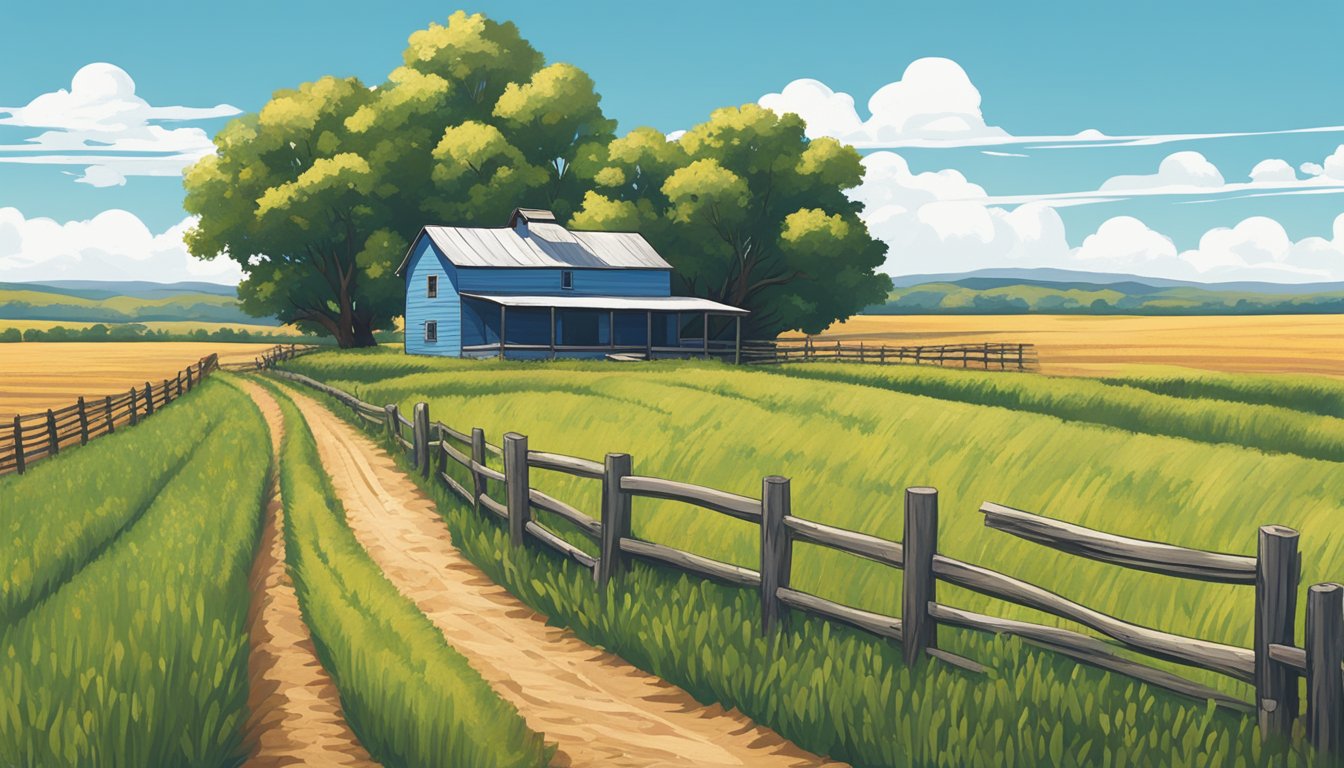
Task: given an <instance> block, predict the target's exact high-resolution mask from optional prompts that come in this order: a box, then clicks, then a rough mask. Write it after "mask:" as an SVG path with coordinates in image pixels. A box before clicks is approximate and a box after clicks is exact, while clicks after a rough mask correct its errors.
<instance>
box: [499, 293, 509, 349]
mask: <svg viewBox="0 0 1344 768" xmlns="http://www.w3.org/2000/svg"><path fill="white" fill-rule="evenodd" d="M506 309H508V307H505V306H504V305H503V304H500V305H499V359H500V360H503V359H504V328H505V326H504V322H505V320H507V319H508V318H507V317H506V316H505V314H504V310H506Z"/></svg>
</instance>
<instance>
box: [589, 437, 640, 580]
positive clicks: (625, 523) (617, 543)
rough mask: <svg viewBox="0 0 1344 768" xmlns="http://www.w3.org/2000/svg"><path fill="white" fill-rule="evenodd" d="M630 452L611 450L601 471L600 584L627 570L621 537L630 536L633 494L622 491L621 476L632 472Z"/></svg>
mask: <svg viewBox="0 0 1344 768" xmlns="http://www.w3.org/2000/svg"><path fill="white" fill-rule="evenodd" d="M631 465H632V462H631V460H630V454H628V453H608V454H607V460H606V468H605V471H603V473H602V559H601V560H598V561H597V584H598V587H606V586H607V584H608V583H609V582H610V581H611V579H612V577H613V576H617V575H619V574H620V573H621V572H623V571H624V570H625V558H624V557H623V556H622V554H621V539H622V538H626V537H629V536H630V494H628V493H626V492H625V491H623V490H621V479H622V478H624V477H628V476H629V475H630V474H631V471H630V468H631Z"/></svg>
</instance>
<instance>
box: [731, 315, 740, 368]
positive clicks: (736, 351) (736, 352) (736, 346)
mask: <svg viewBox="0 0 1344 768" xmlns="http://www.w3.org/2000/svg"><path fill="white" fill-rule="evenodd" d="M736 318H737V323H736V324H737V338H736V340H735V341H734V342H733V365H741V364H742V316H741V315H737V316H736Z"/></svg>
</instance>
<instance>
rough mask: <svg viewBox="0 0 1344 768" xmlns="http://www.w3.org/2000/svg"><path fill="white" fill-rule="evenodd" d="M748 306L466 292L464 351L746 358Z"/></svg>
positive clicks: (682, 300) (667, 298) (682, 299)
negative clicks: (744, 327) (744, 326)
mask: <svg viewBox="0 0 1344 768" xmlns="http://www.w3.org/2000/svg"><path fill="white" fill-rule="evenodd" d="M746 314H748V312H747V311H746V310H744V309H738V308H737V307H731V306H728V305H726V304H720V303H718V302H715V301H710V300H708V299H699V298H691V297H684V296H513V295H503V294H483V293H463V294H462V354H463V356H472V357H489V356H496V355H497V356H498V357H499V358H500V359H505V358H512V359H554V358H555V357H556V355H557V353H559V354H564V355H565V356H566V357H612V356H624V357H629V358H631V359H645V360H652V359H655V358H660V357H662V358H676V357H683V358H684V357H723V358H728V359H732V360H733V361H734V362H740V361H741V354H742V317H743V316H744V315H746Z"/></svg>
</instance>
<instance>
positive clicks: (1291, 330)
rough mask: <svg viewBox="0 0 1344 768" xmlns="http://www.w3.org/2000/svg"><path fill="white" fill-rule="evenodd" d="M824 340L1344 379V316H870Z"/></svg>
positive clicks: (1082, 364) (1075, 365) (1057, 366)
mask: <svg viewBox="0 0 1344 768" xmlns="http://www.w3.org/2000/svg"><path fill="white" fill-rule="evenodd" d="M823 335H825V336H828V337H831V338H840V339H845V340H854V341H859V340H862V341H865V342H868V341H871V342H874V343H883V342H885V343H887V344H893V345H898V344H905V345H913V344H960V343H968V342H980V341H993V342H1020V343H1029V344H1035V345H1036V347H1037V350H1038V352H1039V354H1040V360H1041V372H1042V373H1049V374H1056V375H1062V376H1100V375H1108V374H1114V373H1119V372H1123V371H1128V370H1134V369H1136V368H1144V369H1150V368H1152V367H1155V366H1162V367H1170V366H1179V367H1182V368H1195V369H1201V370H1209V371H1225V372H1231V373H1309V374H1324V375H1331V376H1344V315H1261V316H1234V317H1097V316H1079V315H956V316H949V315H941V316H934V315H860V316H858V317H854V318H851V319H850V320H849V321H847V322H844V323H838V324H836V325H834V326H832V327H830V328H828V329H827V330H826V332H825V334H823Z"/></svg>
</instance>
